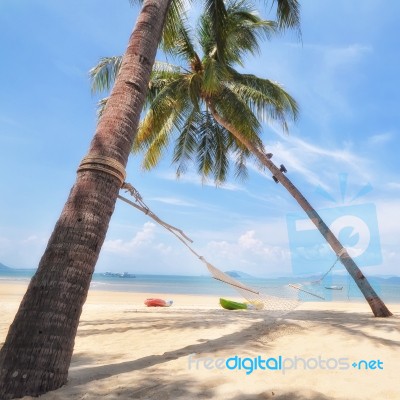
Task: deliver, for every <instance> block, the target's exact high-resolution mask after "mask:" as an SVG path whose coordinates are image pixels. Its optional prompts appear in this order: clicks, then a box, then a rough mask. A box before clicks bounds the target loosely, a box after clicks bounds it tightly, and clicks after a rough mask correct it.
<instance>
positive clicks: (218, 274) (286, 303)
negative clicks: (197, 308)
mask: <svg viewBox="0 0 400 400" xmlns="http://www.w3.org/2000/svg"><path fill="white" fill-rule="evenodd" d="M122 189H124V190H126V191H127V192H129V193H130V194H131V196H132V197H133V198H134V199H135V201H136V203H134V202H132V201H130V200H128V199H127V198H125V197H123V196H121V195H119V196H118V198H119V199H121V200H122V201H124V202H125V203H127V204H129V205H131V206H133V207H135V208H136V209H138V210H140V211H142V212H143V213H145V214H146V215H148V216H149V217H150V218H152V219H153V220H154V221H156V222H157V223H158V224H159V225H161V226H163V227H164V228H165V229H167V230H168V231H169V232H171V233H172V234H173V235H174V236H175V237H176V238H177V239H178V240H180V241H181V242H182V243H183V244H184V245H185V246H186V248H187V249H188V250H189V251H191V252H192V253H193V254H194V255H195V256H196V257H197V258H198V259H199V260H200V261H201V262H203V263H204V264H205V266H206V267H207V269H208V271H209V272H210V273H211V275H212V277H213V278H214V279H216V280H218V281H220V282H222V283H224V284H227V285H230V286H231V287H232V288H233V289H235V290H236V291H237V292H238V293H239V294H240V295H241V296H242V297H243V298H244V299H246V300H247V301H248V303H249V304H252V305H253V306H254V308H256V309H263V310H265V311H266V312H267V313H268V314H269V315H272V316H275V317H278V316H282V315H284V314H286V313H288V312H290V311H292V310H294V309H295V308H296V307H298V306H299V304H300V302H302V301H305V300H308V299H310V298H312V299H314V300H315V299H320V300H325V299H324V297H322V296H319V295H317V294H316V293H313V292H311V291H309V290H307V289H306V288H305V286H304V285H302V284H300V283H291V284H288V285H284V286H279V287H269V288H264V289H267V291H268V294H267V293H264V291H263V290H259V289H257V288H252V287H250V286H247V285H244V284H243V283H242V282H240V281H238V280H236V279H233V278H232V277H231V276H229V275H227V274H226V273H224V272H222V271H221V270H219V269H218V268H216V267H215V266H214V265H212V264H211V263H209V262H208V261H207V260H206V259H205V258H204V257H203V256H201V255H199V254H198V253H197V252H196V251H195V250H194V249H193V248H192V247H191V246H190V245H189V243H188V242H190V243H193V241H192V240H191V239H190V238H189V237H188V236H186V235H185V234H184V233H183V231H182V230H180V229H178V228H176V227H174V226H172V225H170V224H168V223H166V222H165V221H163V220H162V219H160V218H159V217H158V216H157V215H156V214H154V213H153V212H152V211H151V210H150V209H149V207H147V205H146V204H145V203H144V201H143V198H142V196H141V195H140V193H139V192H138V191H137V190H136V189H135V188H134V187H133V186H132V185H131V184H129V183H126V182H124V184H123V186H122ZM332 268H333V266H332V267H331V269H332ZM331 269H330V270H331ZM328 272H329V271H328ZM321 280H322V279H321ZM273 292H275V293H276V294H275V295H273V294H272V293H273Z"/></svg>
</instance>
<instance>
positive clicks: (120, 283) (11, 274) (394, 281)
mask: <svg viewBox="0 0 400 400" xmlns="http://www.w3.org/2000/svg"><path fill="white" fill-rule="evenodd" d="M34 272H35V270H33V269H30V270H22V269H14V268H13V269H7V270H1V269H0V282H1V281H23V282H28V281H29V280H30V278H31V277H32V276H33V274H34ZM315 278H316V277H281V278H273V279H272V278H257V277H249V276H246V277H239V278H237V277H235V279H237V280H239V281H240V283H241V284H243V285H245V286H246V287H249V288H251V289H253V290H255V291H257V292H259V293H260V294H262V295H272V296H285V293H289V292H290V291H289V292H288V291H286V289H287V288H288V285H293V286H295V287H296V288H297V289H296V290H298V294H299V296H298V297H299V298H300V299H301V300H303V301H322V300H323V299H325V301H364V297H363V295H362V294H361V292H360V291H359V289H358V287H357V286H356V284H355V283H354V281H353V280H352V279H351V278H349V276H344V275H337V276H335V275H333V276H331V277H330V278H329V279H328V280H325V279H324V280H323V281H322V282H315ZM368 280H369V282H370V283H371V285H372V286H373V288H374V289H375V291H376V292H377V293H378V295H379V296H380V297H381V298H382V300H383V301H384V302H387V303H400V277H368ZM293 286H291V288H293ZM339 288H341V289H339ZM91 290H105V291H115V292H136V293H152V294H154V295H155V296H156V295H160V296H161V295H163V294H167V293H168V294H191V295H211V296H218V297H229V296H238V295H240V294H241V293H240V292H239V293H238V292H237V289H236V288H235V287H233V286H231V285H229V284H226V283H223V282H220V281H218V280H215V279H213V278H212V276H181V275H150V274H149V275H144V274H137V275H133V276H131V277H120V276H110V275H107V274H104V273H94V274H93V279H92V282H91ZM296 290H295V292H296ZM291 292H293V290H291ZM296 293H297V292H296Z"/></svg>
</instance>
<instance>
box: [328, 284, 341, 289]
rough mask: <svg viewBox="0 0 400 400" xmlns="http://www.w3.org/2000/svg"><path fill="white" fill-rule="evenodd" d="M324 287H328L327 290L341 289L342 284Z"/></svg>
mask: <svg viewBox="0 0 400 400" xmlns="http://www.w3.org/2000/svg"><path fill="white" fill-rule="evenodd" d="M325 289H329V290H342V289H343V286H337V285H332V286H325Z"/></svg>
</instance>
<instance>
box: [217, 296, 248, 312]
mask: <svg viewBox="0 0 400 400" xmlns="http://www.w3.org/2000/svg"><path fill="white" fill-rule="evenodd" d="M219 304H221V307H222V308H225V309H226V310H247V308H248V305H247V304H245V303H238V302H237V301H232V300H227V299H222V298H220V299H219Z"/></svg>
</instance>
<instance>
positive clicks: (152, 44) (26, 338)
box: [0, 0, 170, 400]
mask: <svg viewBox="0 0 400 400" xmlns="http://www.w3.org/2000/svg"><path fill="white" fill-rule="evenodd" d="M169 5H170V0H163V1H162V0H145V1H144V3H143V8H142V10H141V12H140V15H139V18H138V20H137V23H136V26H135V29H134V30H133V33H132V35H131V38H130V40H129V43H128V48H127V50H126V53H125V56H124V58H123V61H122V63H121V69H120V73H119V76H118V79H117V80H116V82H115V87H114V90H113V91H112V93H111V96H110V99H109V102H108V104H107V110H106V111H105V112H104V115H103V118H102V120H101V121H100V123H99V124H98V126H97V129H96V133H95V135H94V138H93V141H92V143H91V146H90V149H89V152H88V156H87V157H85V158H84V160H83V162H82V163H81V165H80V167H79V169H78V175H77V179H76V182H75V184H74V186H73V188H72V190H71V192H70V195H69V198H68V200H67V202H66V204H65V207H64V209H63V211H62V213H61V216H60V219H59V220H58V222H57V224H56V226H55V228H54V231H53V233H52V235H51V237H50V239H49V242H48V245H47V248H46V250H45V253H44V255H43V257H42V259H41V261H40V264H39V267H38V270H37V272H36V274H35V275H34V277H33V278H32V280H31V282H30V284H29V287H28V290H27V292H26V294H25V296H24V298H23V300H22V303H21V305H20V307H19V310H18V312H17V314H16V316H15V319H14V322H13V323H12V325H11V327H10V329H9V332H8V335H7V338H6V341H5V343H4V345H3V347H2V349H1V352H0V399H2V400H4V399H10V398H15V397H22V396H25V395H32V396H37V395H39V394H41V393H45V392H47V391H49V390H54V389H57V388H58V387H60V386H62V385H63V384H65V383H66V381H67V374H68V368H69V365H70V360H71V356H72V352H73V348H74V341H75V335H76V331H77V327H78V323H79V318H80V315H81V311H82V306H83V304H84V302H85V300H86V297H87V293H88V290H89V284H90V281H91V278H92V274H93V271H94V267H95V264H96V261H97V258H98V255H99V252H100V249H101V246H102V244H103V241H104V238H105V236H106V232H107V228H108V224H109V221H110V218H111V215H112V213H113V211H114V206H115V202H116V199H117V195H118V192H119V189H120V187H121V184H122V182H123V180H124V168H125V165H126V163H127V160H128V156H129V153H130V150H131V147H132V142H133V138H134V133H135V132H136V130H137V126H138V123H139V120H140V112H141V109H142V106H143V103H144V100H145V97H146V92H147V87H148V82H149V79H150V73H151V69H152V66H153V62H154V59H155V54H156V51H157V47H158V43H159V41H160V37H161V33H162V29H163V23H164V20H163V18H164V16H165V15H166V12H167V10H168V7H169Z"/></svg>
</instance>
